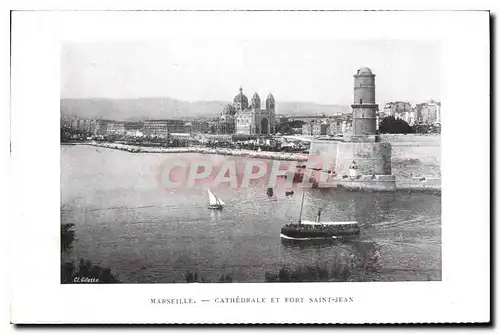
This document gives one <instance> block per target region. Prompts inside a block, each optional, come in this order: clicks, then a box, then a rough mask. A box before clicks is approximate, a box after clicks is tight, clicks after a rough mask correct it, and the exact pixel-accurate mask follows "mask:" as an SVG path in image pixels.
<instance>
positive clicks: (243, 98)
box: [233, 87, 248, 109]
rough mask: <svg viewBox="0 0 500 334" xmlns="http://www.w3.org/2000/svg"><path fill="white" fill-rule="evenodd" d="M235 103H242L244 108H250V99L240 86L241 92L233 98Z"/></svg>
mask: <svg viewBox="0 0 500 334" xmlns="http://www.w3.org/2000/svg"><path fill="white" fill-rule="evenodd" d="M233 102H234V103H239V104H241V108H242V109H246V108H248V99H247V97H246V96H245V95H244V94H243V88H241V87H240V92H239V94H238V95H236V96H235V97H234V100H233Z"/></svg>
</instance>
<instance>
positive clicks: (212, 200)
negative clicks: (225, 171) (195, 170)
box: [207, 189, 226, 205]
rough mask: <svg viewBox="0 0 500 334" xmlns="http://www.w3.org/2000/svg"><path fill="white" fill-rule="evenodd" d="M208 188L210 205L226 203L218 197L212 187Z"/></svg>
mask: <svg viewBox="0 0 500 334" xmlns="http://www.w3.org/2000/svg"><path fill="white" fill-rule="evenodd" d="M207 190H208V200H209V203H210V205H225V204H226V203H224V202H223V201H222V200H221V199H218V198H217V197H216V196H215V195H214V194H213V193H212V192H211V191H210V189H207Z"/></svg>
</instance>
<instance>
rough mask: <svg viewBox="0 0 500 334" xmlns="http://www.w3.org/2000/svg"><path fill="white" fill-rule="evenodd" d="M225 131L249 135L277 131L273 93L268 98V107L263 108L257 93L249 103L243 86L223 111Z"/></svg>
mask: <svg viewBox="0 0 500 334" xmlns="http://www.w3.org/2000/svg"><path fill="white" fill-rule="evenodd" d="M220 120H221V126H222V129H221V130H223V132H226V133H241V134H249V135H260V134H271V133H274V132H275V126H276V114H275V101H274V96H273V94H271V93H269V95H268V96H267V99H266V109H261V102H260V97H259V95H258V94H257V93H255V94H254V95H253V97H252V101H251V103H250V104H249V103H248V99H247V97H246V96H245V95H244V94H243V88H241V87H240V92H239V94H238V95H236V96H235V97H234V100H233V103H232V104H227V105H226V106H224V109H223V110H222V112H221V118H220Z"/></svg>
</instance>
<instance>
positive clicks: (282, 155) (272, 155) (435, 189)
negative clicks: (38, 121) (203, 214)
mask: <svg viewBox="0 0 500 334" xmlns="http://www.w3.org/2000/svg"><path fill="white" fill-rule="evenodd" d="M61 145H87V146H93V147H100V148H108V149H114V150H120V151H126V152H129V153H165V154H175V153H199V154H213V155H226V156H239V157H247V158H257V159H272V160H280V161H297V162H305V161H307V160H308V159H309V154H303V153H289V152H268V151H260V152H258V151H252V150H244V149H233V148H207V147H197V146H194V147H146V146H134V145H127V144H119V143H96V142H83V143H82V142H79V143H61ZM436 180H438V181H439V182H437V183H436V182H435V181H436ZM429 181H430V180H429ZM432 181H434V182H430V184H429V183H428V182H427V180H425V181H424V182H419V181H416V180H412V179H406V178H403V179H396V190H395V191H404V192H416V193H430V194H438V195H440V194H441V182H440V179H432ZM341 187H342V186H341ZM326 188H329V187H326ZM342 188H343V187H342ZM351 191H378V190H374V189H365V190H354V189H352V190H351Z"/></svg>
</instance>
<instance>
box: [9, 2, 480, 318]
mask: <svg viewBox="0 0 500 334" xmlns="http://www.w3.org/2000/svg"><path fill="white" fill-rule="evenodd" d="M269 15H270V13H266V12H262V13H248V12H223V13H221V12H209V13H208V12H204V13H194V12H116V13H115V12H14V13H13V15H12V18H13V22H12V58H11V64H12V68H11V69H12V79H11V80H12V81H11V88H12V94H11V96H12V104H11V115H12V123H11V131H12V136H11V143H12V153H11V171H12V173H13V178H14V180H13V183H14V185H15V189H14V190H13V193H12V195H13V197H14V206H13V208H12V216H11V224H10V235H11V263H12V266H11V284H12V292H11V320H12V321H13V322H14V323H403V322H465V321H488V320H489V293H490V289H489V263H490V257H489V256H490V255H489V254H490V253H489V240H490V239H489V89H490V87H489V26H488V25H489V21H488V12H479V11H478V12H321V13H318V12H308V13H301V12H281V13H276V12H274V13H273V19H274V21H273V24H272V25H267V24H261V23H262V22H266V18H268V17H269ZM214 17H215V18H216V20H214ZM235 22H238V23H239V24H238V25H237V26H238V29H228V28H227V27H229V26H231V24H234V23H235ZM252 23H253V24H252ZM276 27H279V28H276ZM221 36H226V37H227V38H233V37H234V38H236V37H237V38H249V39H294V40H297V39H332V40H339V39H343V40H348V39H358V40H380V39H401V40H438V41H440V42H441V43H442V44H441V45H442V49H441V51H442V52H441V56H442V62H441V64H442V73H441V80H442V104H443V107H442V119H443V132H442V171H443V173H442V174H443V179H442V186H443V195H442V253H443V257H442V263H443V274H442V278H443V280H442V281H441V282H377V283H267V284H264V283H252V284H119V285H61V284H60V283H59V282H60V276H59V271H60V251H59V247H60V243H59V225H58V224H59V221H60V217H59V209H60V206H59V204H60V190H59V183H60V147H59V139H60V138H59V96H60V86H59V78H60V73H59V71H60V64H59V60H60V47H61V42H63V41H74V42H84V41H96V40H100V41H118V40H123V41H129V40H139V41H142V40H168V39H169V38H181V39H184V38H185V39H191V38H222V37H221ZM368 61H369V60H367V62H368ZM42 125H43V126H42ZM471 167H472V168H471ZM233 296H234V297H237V296H240V297H267V298H270V297H272V296H276V297H282V298H284V297H285V296H289V297H306V298H309V297H316V296H325V297H330V296H331V297H353V299H354V302H353V303H337V304H311V303H307V304H299V305H296V304H282V303H280V304H270V303H266V304H232V305H227V304H226V305H224V304H215V303H212V302H209V303H203V302H201V299H211V300H213V299H214V298H216V297H233ZM153 297H157V298H162V297H163V298H189V297H191V298H195V299H196V300H197V301H198V303H196V304H192V305H162V306H158V305H152V304H150V302H149V301H150V298H153Z"/></svg>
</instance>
